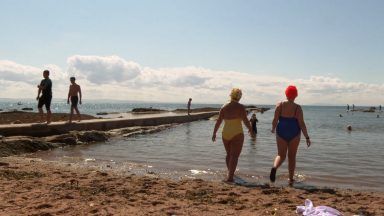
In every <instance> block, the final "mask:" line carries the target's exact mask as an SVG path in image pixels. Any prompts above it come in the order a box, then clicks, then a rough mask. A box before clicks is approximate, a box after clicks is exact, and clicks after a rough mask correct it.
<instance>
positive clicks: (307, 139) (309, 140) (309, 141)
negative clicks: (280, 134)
mask: <svg viewBox="0 0 384 216" xmlns="http://www.w3.org/2000/svg"><path fill="white" fill-rule="evenodd" d="M305 140H306V141H307V147H308V148H309V146H311V139H310V138H309V137H306V138H305Z"/></svg>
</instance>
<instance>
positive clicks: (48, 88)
mask: <svg viewBox="0 0 384 216" xmlns="http://www.w3.org/2000/svg"><path fill="white" fill-rule="evenodd" d="M43 77H44V79H43V80H41V82H40V85H38V86H37V88H38V91H37V97H36V100H37V101H38V104H37V108H38V110H39V113H40V122H44V112H43V106H44V105H45V109H46V110H47V124H49V123H51V114H52V113H51V101H52V81H51V80H50V79H49V70H45V71H44V72H43ZM40 93H41V96H40Z"/></svg>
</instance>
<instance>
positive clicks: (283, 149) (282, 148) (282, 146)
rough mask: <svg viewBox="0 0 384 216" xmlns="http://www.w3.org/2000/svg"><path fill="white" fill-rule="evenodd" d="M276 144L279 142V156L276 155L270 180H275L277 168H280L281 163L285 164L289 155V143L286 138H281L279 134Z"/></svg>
mask: <svg viewBox="0 0 384 216" xmlns="http://www.w3.org/2000/svg"><path fill="white" fill-rule="evenodd" d="M276 144H277V156H276V157H275V161H274V162H273V167H272V169H271V173H270V174H269V180H271V182H275V180H276V171H277V168H279V167H280V166H281V164H283V162H284V160H285V157H286V155H287V148H288V143H287V142H286V141H285V140H284V139H282V138H280V137H279V136H276Z"/></svg>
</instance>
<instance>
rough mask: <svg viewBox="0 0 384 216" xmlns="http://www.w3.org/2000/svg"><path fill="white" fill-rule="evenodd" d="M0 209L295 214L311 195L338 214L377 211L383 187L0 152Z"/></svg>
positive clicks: (383, 206) (383, 208) (381, 209)
mask: <svg viewBox="0 0 384 216" xmlns="http://www.w3.org/2000/svg"><path fill="white" fill-rule="evenodd" d="M0 161H1V163H0V165H1V166H0V184H1V186H0V190H1V194H2V196H1V198H0V213H1V214H2V215H19V214H23V215H88V214H89V215H296V213H295V209H296V206H297V205H303V203H304V200H305V199H310V200H312V201H313V202H314V204H315V205H327V206H331V207H334V208H336V209H338V210H339V211H341V212H343V213H344V215H383V214H384V194H382V193H373V192H358V191H349V190H336V189H335V190H334V189H313V190H302V189H295V188H289V187H287V188H274V187H269V186H267V185H263V186H259V187H255V188H247V187H244V186H236V185H228V184H225V183H221V182H207V181H203V180H199V179H195V180H181V181H171V180H168V179H161V178H157V177H155V176H153V175H151V174H148V175H147V176H135V175H124V176H123V175H120V174H119V173H115V172H114V171H112V170H111V171H107V172H101V171H99V170H98V169H96V168H79V167H74V166H73V165H71V164H66V163H58V162H46V161H41V160H39V159H31V158H26V157H15V156H12V157H6V158H1V159H0Z"/></svg>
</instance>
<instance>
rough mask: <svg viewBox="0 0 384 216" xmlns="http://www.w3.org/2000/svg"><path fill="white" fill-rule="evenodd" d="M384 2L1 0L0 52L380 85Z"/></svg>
mask: <svg viewBox="0 0 384 216" xmlns="http://www.w3.org/2000/svg"><path fill="white" fill-rule="evenodd" d="M383 21H384V1H373V0H369V1H362V0H361V1H355V0H348V1H347V0H344V1H341V0H332V1H331V0H321V1H304V0H301V1H296V0H295V1H294V0H292V1H286V0H280V1H277V0H276V1H275V0H271V1H266V0H265V1H246V0H244V1H234V0H233V1H222V0H220V1H214V0H194V1H176V0H164V1H97V0H93V1H91V0H88V1H84V0H83V1H81V0H77V1H72V0H66V1H58V0H57V1H53V0H52V1H47V0H44V1H41V0H36V1H17V0H7V1H4V0H0V28H1V34H0V41H1V43H0V59H2V60H10V61H13V62H16V63H18V64H22V65H30V66H34V67H38V68H40V67H42V66H43V65H47V64H54V65H57V66H58V67H60V68H62V70H63V71H66V70H67V68H68V67H69V66H68V63H67V60H68V58H69V57H70V56H74V55H84V56H112V55H115V56H119V57H121V58H122V59H125V60H127V61H134V62H137V63H138V64H140V65H142V66H145V67H150V68H179V67H187V66H193V67H201V68H206V69H210V70H215V71H238V72H242V73H247V74H251V75H256V76H263V75H271V76H279V77H284V78H287V79H292V80H296V79H310V77H311V76H327V77H333V78H338V79H341V80H342V81H343V82H364V83H367V84H377V85H382V84H383V80H384V73H383V72H384V41H383V38H384V25H383Z"/></svg>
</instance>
